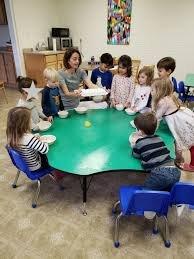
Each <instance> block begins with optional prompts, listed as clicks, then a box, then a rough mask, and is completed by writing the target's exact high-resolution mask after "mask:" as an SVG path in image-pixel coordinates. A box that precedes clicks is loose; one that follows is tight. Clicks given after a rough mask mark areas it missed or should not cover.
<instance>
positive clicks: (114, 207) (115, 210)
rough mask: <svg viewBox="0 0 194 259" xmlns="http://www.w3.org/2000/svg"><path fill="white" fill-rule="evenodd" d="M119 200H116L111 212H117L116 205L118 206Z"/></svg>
mask: <svg viewBox="0 0 194 259" xmlns="http://www.w3.org/2000/svg"><path fill="white" fill-rule="evenodd" d="M119 204H120V201H116V202H115V204H114V205H113V208H112V213H113V214H115V213H116V212H117V207H118V206H119Z"/></svg>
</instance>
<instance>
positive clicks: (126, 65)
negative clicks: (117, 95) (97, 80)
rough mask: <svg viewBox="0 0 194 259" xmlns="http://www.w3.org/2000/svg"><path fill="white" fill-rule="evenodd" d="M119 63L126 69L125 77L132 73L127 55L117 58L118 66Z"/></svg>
mask: <svg viewBox="0 0 194 259" xmlns="http://www.w3.org/2000/svg"><path fill="white" fill-rule="evenodd" d="M119 65H122V67H123V68H126V69H127V77H130V76H131V75H132V60H131V58H130V57H129V56H128V55H123V56H121V57H120V58H119V61H118V66H119Z"/></svg>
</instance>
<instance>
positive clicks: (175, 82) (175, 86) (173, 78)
mask: <svg viewBox="0 0 194 259" xmlns="http://www.w3.org/2000/svg"><path fill="white" fill-rule="evenodd" d="M172 83H173V87H174V91H175V92H177V81H176V78H175V77H172Z"/></svg>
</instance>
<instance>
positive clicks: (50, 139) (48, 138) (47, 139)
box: [40, 135, 56, 145]
mask: <svg viewBox="0 0 194 259" xmlns="http://www.w3.org/2000/svg"><path fill="white" fill-rule="evenodd" d="M40 140H41V141H42V142H44V143H47V144H48V145H52V144H53V143H54V142H55V141H56V137H55V136H54V135H42V136H41V137H40Z"/></svg>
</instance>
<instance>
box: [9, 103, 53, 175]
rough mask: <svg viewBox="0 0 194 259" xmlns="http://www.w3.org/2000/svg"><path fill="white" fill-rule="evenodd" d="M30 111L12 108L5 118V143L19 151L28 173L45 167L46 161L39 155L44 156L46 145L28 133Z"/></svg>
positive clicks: (22, 108)
mask: <svg viewBox="0 0 194 259" xmlns="http://www.w3.org/2000/svg"><path fill="white" fill-rule="evenodd" d="M30 120H31V111H30V110H29V109H28V108H24V107H15V108H12V109H11V110H10V111H9V113H8V117H7V130H6V134H7V142H8V145H9V146H10V147H12V148H15V149H17V150H18V151H19V153H20V154H21V156H22V157H23V159H24V160H25V161H26V163H27V165H28V167H29V169H30V171H36V170H38V169H40V168H41V167H47V166H48V163H47V159H46V156H45V157H43V156H42V157H41V155H40V154H46V153H47V152H48V150H49V148H48V144H47V143H43V142H42V141H41V140H40V139H39V138H37V137H36V136H35V135H33V134H32V133H31V132H30V131H31V130H30V123H31V122H30Z"/></svg>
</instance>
